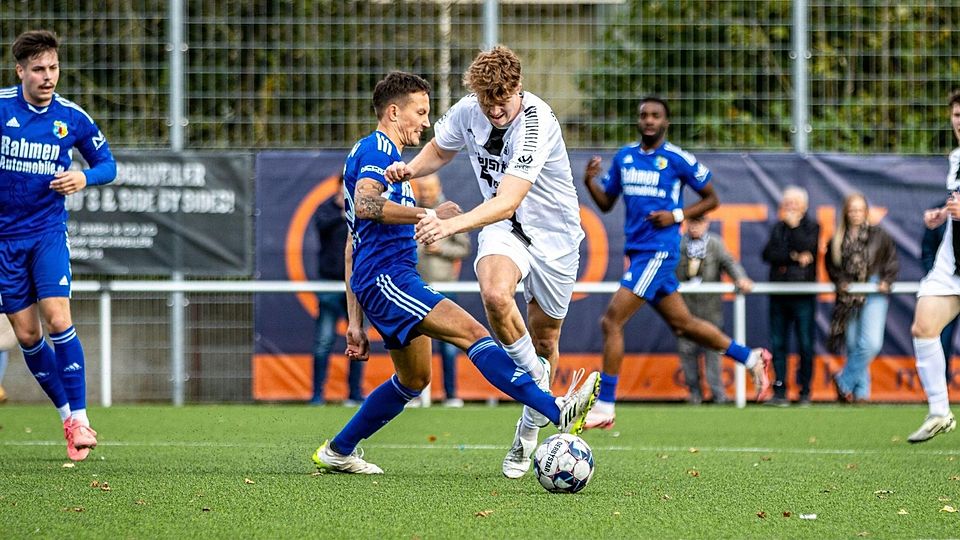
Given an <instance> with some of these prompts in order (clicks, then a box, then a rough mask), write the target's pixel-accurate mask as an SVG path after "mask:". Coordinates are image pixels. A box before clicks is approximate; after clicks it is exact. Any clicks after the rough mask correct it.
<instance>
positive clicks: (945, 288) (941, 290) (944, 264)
mask: <svg viewBox="0 0 960 540" xmlns="http://www.w3.org/2000/svg"><path fill="white" fill-rule="evenodd" d="M953 225H954V224H953V223H948V224H947V230H946V232H945V233H944V237H943V241H942V242H941V243H940V248H939V249H938V250H937V258H936V259H935V260H934V263H933V268H931V269H930V272H929V273H928V274H927V275H926V276H925V277H924V278H923V279H922V280H920V289H919V290H918V291H917V296H918V297H919V296H960V276H957V275H956V274H954V273H953V269H954V257H953V244H952V236H951V235H952V227H953Z"/></svg>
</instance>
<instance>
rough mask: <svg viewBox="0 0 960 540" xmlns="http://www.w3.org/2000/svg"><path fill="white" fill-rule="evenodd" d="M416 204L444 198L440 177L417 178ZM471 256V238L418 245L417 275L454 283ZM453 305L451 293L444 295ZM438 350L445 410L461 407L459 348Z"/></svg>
mask: <svg viewBox="0 0 960 540" xmlns="http://www.w3.org/2000/svg"><path fill="white" fill-rule="evenodd" d="M416 187H417V195H418V198H419V200H418V201H417V204H418V205H419V206H421V207H423V208H432V209H436V208H437V207H438V206H440V205H441V204H442V203H443V202H444V201H446V200H447V199H446V197H444V195H443V190H442V189H441V187H440V177H439V176H437V175H436V174H429V175H427V176H424V177H422V178H419V179H417V186H416ZM469 254H470V237H469V236H468V235H467V234H464V233H457V234H453V235H450V236H448V237H446V238H444V239H442V240H439V241H437V242H434V243H432V244H418V245H417V259H418V260H417V272H419V273H420V276H421V277H422V278H423V280H424V281H426V282H427V283H433V282H435V281H457V280H458V279H460V264H459V263H460V260H461V259H463V258H464V257H466V256H467V255H469ZM443 295H444V296H446V297H447V298H449V299H450V300H452V301H454V302H456V301H457V296H456V294H454V293H443ZM434 343H435V344H436V345H437V346H438V347H439V349H440V358H441V359H442V361H443V393H444V396H445V399H444V400H443V405H444V406H445V407H455V408H456V407H463V400H462V399H460V398H459V397H457V355H458V354H459V353H460V351H459V349H457V347H456V346H455V345H453V344H452V343H447V342H446V341H437V340H434Z"/></svg>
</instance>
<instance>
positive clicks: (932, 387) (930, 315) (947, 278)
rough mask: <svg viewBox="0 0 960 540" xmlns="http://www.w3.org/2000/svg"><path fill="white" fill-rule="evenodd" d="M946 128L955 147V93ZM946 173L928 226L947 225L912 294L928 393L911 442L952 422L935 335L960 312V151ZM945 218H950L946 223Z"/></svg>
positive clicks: (958, 124) (959, 106)
mask: <svg viewBox="0 0 960 540" xmlns="http://www.w3.org/2000/svg"><path fill="white" fill-rule="evenodd" d="M949 107H950V126H951V128H952V129H953V135H954V137H956V139H957V142H958V143H960V92H954V93H953V94H952V95H951V96H950V101H949ZM949 159H950V171H949V172H948V173H947V191H949V192H950V196H949V198H948V199H947V204H946V206H944V207H943V208H941V209H940V210H939V213H938V215H937V216H932V217H931V219H930V221H929V223H928V226H930V227H939V226H940V225H941V224H942V223H944V222H946V223H947V228H946V231H945V232H944V234H943V240H942V241H941V242H940V249H938V250H937V258H936V261H934V263H933V268H932V269H930V272H929V273H927V275H926V277H924V278H923V280H922V281H920V290H919V291H917V307H916V308H915V312H914V315H913V326H912V327H911V328H910V332H911V333H912V334H913V350H914V353H915V354H916V356H917V374H918V375H919V376H920V383H921V384H922V385H923V391H924V392H926V394H927V403H928V405H929V413H928V414H927V417H926V418H925V419H924V421H923V424H921V425H920V428H918V429H917V430H916V431H914V432H913V433H911V434H910V436H909V437H907V440H908V441H909V442H912V443H919V442H924V441H928V440H930V439H932V438H933V437H934V436H936V435H937V434H939V433H947V432H949V431H953V430H954V429H955V428H956V427H957V420H956V418H954V416H953V413H952V412H951V411H950V397H949V395H948V391H947V376H946V365H947V361H946V358H945V357H944V354H943V345H942V344H941V343H940V333H941V332H942V331H943V328H944V327H945V326H946V325H947V323H949V322H950V321H952V320H953V319H954V317H956V316H957V314H958V313H960V263H958V261H957V253H958V252H960V229H958V227H957V220H960V200H958V194H957V192H958V191H960V147H958V148H955V149H954V150H953V151H952V152H950V157H949ZM948 218H949V219H948Z"/></svg>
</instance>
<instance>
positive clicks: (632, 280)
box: [583, 97, 770, 429]
mask: <svg viewBox="0 0 960 540" xmlns="http://www.w3.org/2000/svg"><path fill="white" fill-rule="evenodd" d="M669 114H670V112H669V109H668V107H667V103H666V102H665V101H663V100H661V99H659V98H655V97H645V98H643V99H642V100H640V106H639V108H638V118H637V127H638V128H639V130H640V142H639V143H635V144H631V145H628V146H625V147H623V148H621V149H620V151H619V152H617V154H616V156H614V158H613V163H612V164H611V165H610V170H609V171H607V174H606V176H604V178H603V180H602V182H601V183H600V184H596V183H594V181H593V180H594V178H595V177H596V176H597V174H599V173H600V170H601V169H600V157H598V156H594V157H593V158H592V159H591V160H590V162H589V163H588V164H587V169H586V173H585V175H584V179H583V180H584V183H585V184H586V186H587V189H588V190H589V191H590V196H591V197H592V198H593V200H594V202H596V203H597V206H599V207H600V210H602V211H604V212H609V211H610V210H611V209H612V208H613V205H614V203H616V202H617V198H618V197H619V196H620V195H623V199H624V205H625V212H626V216H625V219H624V234H625V235H626V241H625V242H624V251H625V254H626V256H627V258H628V259H630V268H628V269H627V271H626V273H625V274H624V275H623V278H622V279H621V280H620V288H619V289H617V292H615V293H614V295H613V298H611V299H610V304H609V305H608V306H607V311H606V313H605V314H604V315H603V319H602V320H601V327H602V330H603V374H602V380H601V382H600V397H599V398H598V399H597V405H596V406H595V407H594V408H593V410H592V411H591V413H590V414H589V415H588V417H587V425H586V427H587V428H588V429H589V428H597V427H600V428H610V427H613V423H614V419H615V414H614V403H615V401H616V390H617V382H618V377H619V375H620V367H621V364H622V363H623V327H624V325H625V324H626V323H627V321H628V320H629V319H630V318H631V317H632V316H633V314H634V313H636V312H637V310H638V309H640V308H641V307H642V306H643V305H644V304H645V303H648V302H649V303H650V304H652V305H653V308H654V309H655V310H656V311H657V313H658V314H660V317H662V318H663V320H664V321H665V322H666V323H667V324H668V325H669V326H670V328H671V329H672V330H673V332H674V333H675V334H676V335H677V336H680V337H684V338H687V339H689V340H691V341H695V342H697V343H699V344H700V345H702V346H704V347H710V348H712V349H715V350H717V351H723V352H724V354H726V355H727V356H729V357H731V358H733V359H734V360H736V361H737V362H739V363H741V364H744V365H745V366H746V367H747V369H749V370H750V372H751V374H752V375H753V382H754V385H755V386H756V389H757V400H758V401H759V400H764V399H767V398H768V397H769V394H770V378H769V375H768V366H769V364H770V353H769V352H767V351H766V350H765V349H752V350H751V349H749V348H747V347H746V346H745V345H743V344H742V343H738V342H736V341H734V340H732V339H730V337H729V336H727V335H726V334H724V333H723V332H722V331H721V330H720V329H719V328H717V327H716V326H715V325H714V324H712V323H710V322H708V321H705V320H703V319H700V318H697V317H694V316H693V315H692V314H691V313H690V311H689V310H688V309H687V305H686V303H684V301H683V297H681V296H680V293H679V292H677V289H678V288H679V286H680V284H679V282H678V281H677V277H676V274H675V269H676V266H677V263H678V261H679V260H680V222H682V221H683V219H684V217H695V216H702V215H703V214H705V213H707V212H709V211H710V210H713V209H714V208H716V207H717V204H719V201H718V199H717V195H716V193H714V190H713V185H711V184H710V179H711V177H712V174H711V172H710V170H709V169H707V168H706V167H705V166H703V165H702V164H701V163H699V162H697V159H696V158H695V157H694V156H693V155H692V154H689V153H687V152H684V151H683V150H682V149H681V148H680V147H678V146H676V145H674V144H671V143H670V142H668V141H667V127H669V125H670V120H669ZM684 185H687V186H689V187H691V188H692V189H693V190H694V191H696V192H697V194H698V195H699V196H700V200H698V201H697V202H696V203H694V204H692V205H690V206H688V207H687V208H684V207H683V187H684Z"/></svg>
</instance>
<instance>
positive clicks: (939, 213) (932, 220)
mask: <svg viewBox="0 0 960 540" xmlns="http://www.w3.org/2000/svg"><path fill="white" fill-rule="evenodd" d="M947 215H948V214H947V207H946V206H944V207H943V208H931V209H929V210H927V211H925V212H924V213H923V224H924V226H926V228H928V229H930V230H933V229H936V228H937V227H939V226H940V225H943V222H944V221H946V220H947Z"/></svg>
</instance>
